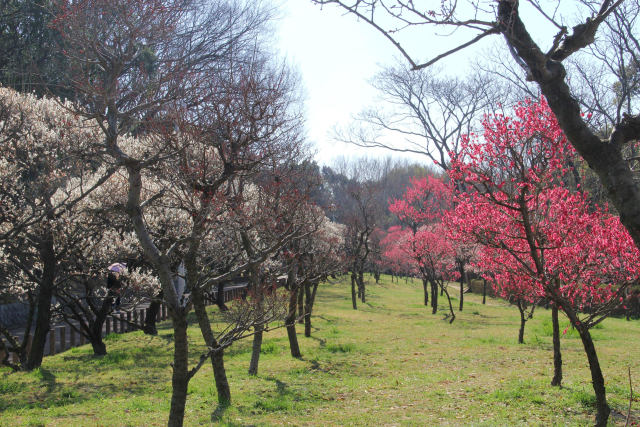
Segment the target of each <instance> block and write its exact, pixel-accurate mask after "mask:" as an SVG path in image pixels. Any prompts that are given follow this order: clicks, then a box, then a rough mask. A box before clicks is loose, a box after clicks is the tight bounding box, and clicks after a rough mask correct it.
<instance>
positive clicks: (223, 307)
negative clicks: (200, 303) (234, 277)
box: [216, 282, 229, 311]
mask: <svg viewBox="0 0 640 427" xmlns="http://www.w3.org/2000/svg"><path fill="white" fill-rule="evenodd" d="M216 305H217V306H218V308H219V309H220V311H227V310H229V308H228V307H227V305H226V304H225V301H224V282H218V293H217V294H216Z"/></svg>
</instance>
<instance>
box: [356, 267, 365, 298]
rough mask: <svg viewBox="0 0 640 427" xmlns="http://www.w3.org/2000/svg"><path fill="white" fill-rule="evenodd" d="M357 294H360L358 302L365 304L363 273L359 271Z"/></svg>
mask: <svg viewBox="0 0 640 427" xmlns="http://www.w3.org/2000/svg"><path fill="white" fill-rule="evenodd" d="M358 292H359V294H360V300H361V301H362V302H363V303H365V302H366V297H365V288H364V271H362V270H360V271H359V272H358Z"/></svg>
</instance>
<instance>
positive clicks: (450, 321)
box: [440, 282, 456, 323]
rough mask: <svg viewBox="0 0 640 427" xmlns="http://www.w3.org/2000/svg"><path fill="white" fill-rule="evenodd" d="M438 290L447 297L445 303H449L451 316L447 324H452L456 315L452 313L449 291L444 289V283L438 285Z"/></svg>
mask: <svg viewBox="0 0 640 427" xmlns="http://www.w3.org/2000/svg"><path fill="white" fill-rule="evenodd" d="M440 289H442V291H443V292H444V295H445V296H446V297H447V301H448V302H449V314H450V315H451V319H449V323H453V321H454V320H456V313H455V312H454V311H453V304H451V296H449V291H448V290H447V289H446V287H445V284H444V282H441V283H440Z"/></svg>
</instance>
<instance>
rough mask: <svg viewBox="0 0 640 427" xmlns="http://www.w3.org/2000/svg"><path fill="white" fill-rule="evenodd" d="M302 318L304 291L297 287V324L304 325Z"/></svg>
mask: <svg viewBox="0 0 640 427" xmlns="http://www.w3.org/2000/svg"><path fill="white" fill-rule="evenodd" d="M303 316H304V291H303V290H302V287H298V323H299V324H301V325H302V324H303V323H304V319H303V318H302V317H303Z"/></svg>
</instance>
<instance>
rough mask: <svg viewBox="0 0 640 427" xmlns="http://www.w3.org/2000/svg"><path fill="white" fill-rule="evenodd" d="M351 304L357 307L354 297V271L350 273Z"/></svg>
mask: <svg viewBox="0 0 640 427" xmlns="http://www.w3.org/2000/svg"><path fill="white" fill-rule="evenodd" d="M351 305H353V309H354V310H357V309H358V302H357V298H356V275H355V273H351Z"/></svg>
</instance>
